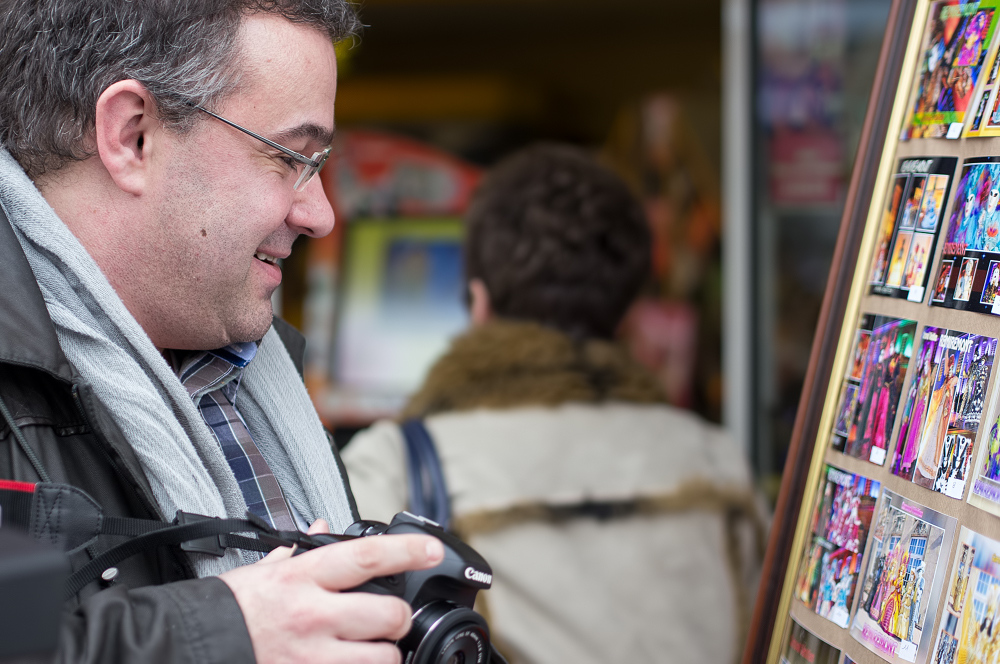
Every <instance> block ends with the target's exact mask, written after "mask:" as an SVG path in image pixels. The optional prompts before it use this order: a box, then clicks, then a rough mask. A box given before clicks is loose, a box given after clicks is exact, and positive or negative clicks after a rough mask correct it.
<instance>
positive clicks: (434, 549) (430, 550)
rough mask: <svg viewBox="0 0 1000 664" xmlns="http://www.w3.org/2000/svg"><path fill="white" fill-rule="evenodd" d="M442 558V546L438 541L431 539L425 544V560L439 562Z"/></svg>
mask: <svg viewBox="0 0 1000 664" xmlns="http://www.w3.org/2000/svg"><path fill="white" fill-rule="evenodd" d="M441 558H444V545H443V544H441V541H440V540H436V539H432V540H430V541H429V542H427V559H428V560H432V561H433V560H440V559H441Z"/></svg>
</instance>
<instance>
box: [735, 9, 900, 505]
mask: <svg viewBox="0 0 1000 664" xmlns="http://www.w3.org/2000/svg"><path fill="white" fill-rule="evenodd" d="M889 4H890V3H889V0H760V1H759V2H757V3H756V5H754V7H753V11H754V13H753V23H752V29H753V31H754V40H753V71H752V76H753V82H754V84H753V98H752V101H751V103H752V105H753V119H754V121H753V128H752V139H751V140H752V143H751V151H752V156H751V163H752V167H751V168H752V176H751V177H752V179H751V191H752V199H751V209H752V216H751V220H750V224H751V236H752V237H753V244H752V246H751V248H750V251H751V257H752V260H751V265H752V266H753V267H752V274H751V275H750V276H751V279H752V283H753V295H752V301H753V306H752V307H751V315H752V320H753V324H752V330H753V344H752V348H753V351H752V352H753V355H752V371H751V375H752V382H751V386H750V391H749V396H750V398H751V400H752V411H751V412H752V427H753V438H752V441H753V443H752V450H753V457H754V459H753V460H754V463H755V466H756V467H757V469H758V472H759V473H760V475H761V480H762V482H763V483H764V486H765V488H767V489H768V490H769V493H771V494H772V495H774V493H776V491H777V484H778V483H779V482H780V475H781V471H782V468H783V466H784V460H785V454H786V452H787V449H788V444H789V442H790V438H791V433H792V426H793V424H794V421H795V413H796V409H797V407H798V404H799V395H800V392H801V389H802V381H803V378H804V376H805V372H806V366H807V364H808V361H809V352H810V348H811V345H812V340H813V334H814V332H815V327H816V320H817V317H818V315H819V309H820V305H821V302H822V298H823V292H824V288H825V286H826V280H827V273H828V271H829V267H830V259H831V257H832V255H833V249H834V244H835V243H836V239H837V232H838V230H839V227H840V215H841V211H842V209H843V205H844V197H845V195H846V189H847V183H848V180H849V179H850V175H851V167H852V165H853V161H854V153H855V149H856V147H857V143H858V137H859V135H860V132H861V126H862V123H863V120H864V115H865V109H866V107H867V102H868V95H869V93H870V88H871V83H872V78H873V76H874V72H875V65H876V62H877V60H878V53H879V48H880V46H881V43H882V32H883V30H884V27H885V22H886V19H887V16H888V11H889Z"/></svg>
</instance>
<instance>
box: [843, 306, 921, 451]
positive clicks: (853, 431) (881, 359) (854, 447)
mask: <svg viewBox="0 0 1000 664" xmlns="http://www.w3.org/2000/svg"><path fill="white" fill-rule="evenodd" d="M916 327H917V324H916V322H915V321H912V320H907V319H901V318H890V317H888V316H878V315H875V314H864V315H863V316H862V317H861V323H860V325H859V326H858V331H857V334H855V341H854V343H855V346H854V348H853V349H852V360H851V361H850V362H849V363H848V367H847V374H846V376H845V377H844V383H843V386H842V388H841V391H840V404H839V407H838V409H837V413H838V417H837V420H836V421H835V423H834V428H835V430H834V431H833V432H832V435H831V440H830V443H831V445H832V446H833V449H835V450H837V451H838V452H843V453H845V454H848V455H850V456H853V457H856V458H859V459H865V460H866V461H871V462H872V463H874V464H877V465H879V466H881V465H883V464H884V463H885V459H886V450H887V448H888V443H889V438H890V436H891V435H892V427H893V424H894V423H895V421H896V409H897V408H898V407H899V400H900V393H901V392H902V389H903V379H904V378H905V376H906V368H907V367H908V366H909V363H910V356H911V354H912V353H913V336H914V333H915V332H916ZM862 349H863V350H862ZM859 357H860V361H859V359H858V358H859ZM852 388H853V389H852Z"/></svg>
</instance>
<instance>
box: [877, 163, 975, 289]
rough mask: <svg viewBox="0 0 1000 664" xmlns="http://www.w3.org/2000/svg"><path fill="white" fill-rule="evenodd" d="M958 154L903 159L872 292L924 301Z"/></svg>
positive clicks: (879, 241) (883, 225) (890, 196)
mask: <svg viewBox="0 0 1000 664" xmlns="http://www.w3.org/2000/svg"><path fill="white" fill-rule="evenodd" d="M957 165H958V158H957V157H916V158H910V159H901V160H900V161H899V165H898V169H897V172H896V174H895V176H894V177H893V179H892V184H891V185H890V187H889V191H888V192H887V197H886V203H885V209H884V210H883V213H882V222H881V226H880V227H879V231H878V239H877V240H876V246H875V255H874V256H873V259H872V270H871V277H870V279H869V284H870V292H871V293H874V294H876V295H886V296H889V297H898V298H907V299H909V300H912V301H914V302H922V301H923V299H924V292H925V290H926V288H927V279H928V276H929V272H930V263H931V261H932V260H933V258H934V248H935V246H936V244H937V238H938V235H939V231H940V229H941V227H942V226H943V223H941V222H942V221H943V219H942V217H943V216H944V208H945V206H946V205H947V204H948V193H949V191H950V184H951V177H952V174H953V173H954V172H955V167H956V166H957Z"/></svg>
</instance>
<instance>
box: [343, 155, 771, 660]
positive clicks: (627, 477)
mask: <svg viewBox="0 0 1000 664" xmlns="http://www.w3.org/2000/svg"><path fill="white" fill-rule="evenodd" d="M466 221H467V237H466V241H465V248H464V253H465V269H466V276H467V278H468V292H469V309H470V315H471V321H472V327H471V329H470V330H468V331H467V332H466V333H464V334H463V335H461V336H459V337H458V338H456V339H455V340H454V341H453V343H452V344H451V346H450V348H449V349H448V350H447V352H446V353H445V354H444V355H443V356H442V357H441V358H440V359H439V360H438V361H437V363H436V364H435V365H434V366H433V367H432V368H431V369H430V372H429V374H428V376H427V378H426V380H425V381H424V383H423V385H422V386H421V387H420V388H419V389H418V390H417V391H416V393H415V394H413V395H412V397H411V398H410V400H409V403H408V405H407V406H406V407H405V410H404V412H403V414H402V417H401V418H400V420H399V421H381V422H378V423H376V424H375V425H374V426H372V427H371V428H370V429H368V430H366V431H363V432H361V433H359V434H358V435H356V436H355V438H354V439H353V440H352V441H351V442H350V443H349V444H348V445H347V447H346V448H345V449H344V452H343V458H344V463H345V465H346V466H347V469H348V475H349V477H350V480H351V485H352V487H353V490H354V494H355V497H356V499H357V501H358V508H359V511H360V512H361V515H362V517H364V518H368V519H380V520H385V519H387V518H389V517H390V516H391V515H392V514H393V513H395V512H396V511H398V510H400V509H404V508H407V507H409V508H410V509H411V510H414V509H417V510H419V509H420V505H419V504H418V502H424V501H423V499H422V498H421V496H424V495H425V494H426V498H427V501H426V505H425V506H428V505H431V504H432V503H433V504H435V505H437V507H436V508H435V509H433V510H426V513H425V516H431V515H434V516H437V518H441V519H444V518H449V515H450V527H451V528H452V530H454V531H455V532H456V533H457V534H459V535H460V536H462V537H464V538H467V539H468V541H469V542H470V544H472V545H473V546H474V547H475V548H476V549H477V550H478V551H480V552H481V553H482V554H483V555H484V557H485V558H486V559H487V560H489V561H490V564H491V565H492V567H493V572H494V576H493V580H494V585H493V587H492V589H491V590H490V591H488V592H487V593H485V595H484V598H485V604H484V607H483V611H484V614H485V615H487V616H488V617H489V621H490V628H491V634H492V636H493V638H494V639H495V641H496V643H497V644H498V646H499V647H500V649H501V650H502V651H504V653H505V655H506V656H507V657H508V658H509V659H510V661H511V662H531V663H546V662H552V663H556V662H576V663H578V664H587V663H595V664H596V663H597V662H633V663H641V662H675V661H676V662H700V661H704V662H726V661H733V660H734V659H736V658H737V657H738V655H739V654H740V652H741V651H742V646H743V639H744V636H745V634H744V628H745V626H746V622H745V621H746V619H747V617H748V611H749V604H748V602H749V600H750V595H751V593H752V591H751V588H752V587H753V586H752V581H751V579H752V578H753V576H754V570H755V569H756V566H757V564H758V563H759V558H758V551H757V550H756V549H755V548H754V544H755V538H754V536H758V537H759V536H760V535H761V532H760V531H761V530H762V528H763V525H762V519H761V511H760V510H759V509H758V506H757V503H756V500H755V493H754V490H753V484H752V480H751V476H750V471H749V468H748V465H747V463H746V461H745V459H744V457H743V453H742V452H741V451H740V450H739V449H737V448H736V447H735V445H734V444H733V442H732V441H731V440H730V439H729V438H728V437H727V436H726V434H725V433H724V432H723V431H722V430H721V429H719V428H717V427H715V426H712V425H710V424H708V423H706V422H705V421H703V420H701V419H699V418H698V417H697V416H695V415H693V414H692V413H690V412H686V411H681V410H678V409H676V408H673V407H671V406H668V405H667V404H666V402H665V398H664V395H663V392H662V391H661V388H660V386H659V385H658V384H657V382H656V381H655V380H654V378H653V377H652V376H651V375H650V374H649V373H647V371H646V370H645V369H644V368H642V367H641V366H640V365H638V364H637V363H636V362H635V361H634V360H633V359H632V358H631V357H629V356H628V354H627V352H626V351H625V350H624V349H623V348H622V347H620V346H619V344H617V343H616V342H615V332H616V329H617V327H618V325H619V323H620V322H621V320H622V318H623V316H624V315H625V312H626V310H627V309H628V308H629V306H630V304H631V303H632V301H633V300H634V299H635V297H636V296H637V295H638V293H639V290H640V288H641V287H642V285H643V283H644V281H645V279H646V276H647V272H648V270H649V264H650V230H649V227H648V225H647V221H646V217H645V214H644V211H643V208H642V206H641V205H640V203H639V202H638V201H637V200H636V198H635V197H634V196H633V195H632V193H631V192H630V191H629V189H628V188H627V186H626V185H625V184H624V182H623V181H622V180H621V179H619V178H618V177H617V176H616V175H615V174H614V173H612V172H611V171H610V170H608V169H607V168H605V167H603V166H602V165H601V164H599V163H598V162H597V161H595V160H594V159H593V158H592V157H591V156H590V155H588V154H587V153H586V152H584V151H582V150H580V149H577V148H574V147H569V146H563V145H552V144H543V145H537V146H533V147H529V148H527V149H525V150H523V151H521V152H519V153H516V154H514V155H512V156H510V157H509V158H507V159H506V160H504V161H503V162H502V163H500V164H499V165H498V166H496V168H495V169H494V170H493V171H492V172H491V173H490V174H489V175H488V176H487V177H486V178H485V180H484V181H483V183H482V184H481V186H480V189H479V190H478V191H477V193H476V195H475V197H474V199H473V201H472V203H471V205H470V208H469V210H468V212H467V215H466ZM420 440H423V443H420V442H419V441H420ZM428 441H430V445H431V448H432V450H431V455H432V456H433V454H434V453H436V455H437V458H438V459H439V461H440V463H439V466H438V465H434V463H433V462H432V463H431V464H429V465H419V466H418V465H417V461H416V459H417V456H415V455H414V453H411V452H410V450H417V449H418V448H419V449H421V450H423V452H416V453H415V454H424V455H425V456H424V460H425V461H426V459H427V456H426V454H427V451H428V447H427V442H428ZM421 445H423V446H422V447H420V446H421ZM438 467H439V468H440V469H441V470H442V480H443V481H441V482H440V483H439V484H442V485H444V487H439V488H443V489H444V490H445V492H446V495H445V496H444V501H441V500H440V498H441V496H440V495H437V496H436V498H437V499H438V500H437V502H434V501H433V500H432V498H435V495H433V492H426V491H425V488H426V486H425V482H424V481H423V478H424V475H423V471H424V470H427V471H428V472H429V473H431V474H434V473H435V472H436V470H434V469H436V468H438ZM415 468H420V469H422V470H420V471H418V472H414V469H415ZM445 487H446V488H445ZM418 499H419V501H418ZM442 502H443V504H442ZM439 508H440V509H439ZM760 542H761V540H759V539H758V540H756V543H757V544H759V543H760Z"/></svg>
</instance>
